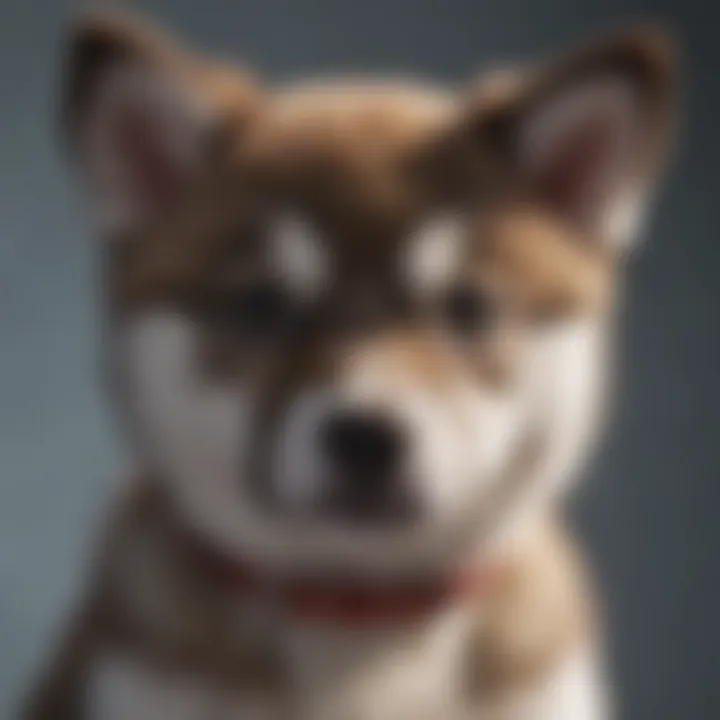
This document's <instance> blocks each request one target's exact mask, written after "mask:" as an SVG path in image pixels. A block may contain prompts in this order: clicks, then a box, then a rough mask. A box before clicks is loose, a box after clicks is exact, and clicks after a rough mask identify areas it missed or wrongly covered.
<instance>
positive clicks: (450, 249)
mask: <svg viewBox="0 0 720 720" xmlns="http://www.w3.org/2000/svg"><path fill="white" fill-rule="evenodd" d="M465 241H466V231H465V228H464V226H463V222H462V220H461V218H460V217H458V216H456V215H442V216H438V217H435V218H432V219H430V220H427V221H426V222H425V223H423V225H422V226H421V227H420V228H419V229H418V230H417V231H416V232H414V233H413V234H412V235H411V236H410V238H409V239H408V243H407V246H406V248H405V251H404V253H403V256H402V264H401V272H402V274H403V275H404V276H405V278H406V279H407V281H408V283H409V285H410V287H411V288H412V289H413V290H415V292H418V293H421V294H426V293H432V292H437V291H439V290H441V289H442V288H443V287H445V286H446V285H447V284H448V283H449V282H450V281H451V280H452V279H453V278H454V277H455V276H456V275H457V273H458V271H459V269H460V264H461V262H462V258H463V253H464V250H465Z"/></svg>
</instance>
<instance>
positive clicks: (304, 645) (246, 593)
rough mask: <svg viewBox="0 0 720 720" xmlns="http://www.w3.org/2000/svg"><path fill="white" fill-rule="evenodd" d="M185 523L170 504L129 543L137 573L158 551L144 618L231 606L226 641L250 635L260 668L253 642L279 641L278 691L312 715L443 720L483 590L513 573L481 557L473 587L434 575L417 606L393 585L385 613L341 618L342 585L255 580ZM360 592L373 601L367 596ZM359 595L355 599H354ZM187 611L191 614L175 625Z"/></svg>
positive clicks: (139, 605) (156, 621)
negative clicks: (191, 537) (335, 588)
mask: <svg viewBox="0 0 720 720" xmlns="http://www.w3.org/2000/svg"><path fill="white" fill-rule="evenodd" d="M176 520H177V518H175V517H173V516H172V514H171V513H169V512H168V510H167V507H166V506H165V504H164V503H162V502H161V503H160V506H159V507H157V506H156V508H155V510H151V512H150V514H149V516H148V517H147V518H146V519H145V521H141V522H140V524H134V525H133V526H131V527H129V528H128V531H129V532H130V535H131V537H132V538H133V539H134V541H135V542H134V543H132V544H126V545H125V547H126V551H127V552H128V555H129V557H127V558H126V561H127V560H129V561H130V564H129V565H126V561H121V566H125V570H130V572H133V570H132V568H133V567H137V563H138V562H140V565H141V567H140V569H142V566H145V564H146V563H147V562H150V561H151V560H152V558H153V557H154V558H155V561H154V564H153V562H151V565H152V566H153V567H152V568H150V569H151V572H150V573H149V574H148V573H143V577H145V578H146V582H148V583H150V586H148V587H146V588H145V592H143V593H140V594H137V592H138V590H140V589H142V588H141V587H140V586H138V585H137V584H136V585H135V586H134V587H135V590H131V592H132V595H133V597H132V599H131V600H130V602H131V603H132V604H133V606H135V608H136V611H137V612H140V617H144V618H145V620H144V621H143V622H145V623H146V624H147V623H149V624H150V625H151V626H152V627H154V628H155V630H157V629H158V626H159V625H162V626H167V627H168V632H170V633H171V634H174V633H177V632H184V630H182V628H185V627H188V626H189V627H193V626H194V625H197V623H199V622H202V618H203V617H204V616H205V615H206V614H207V613H210V614H213V613H215V614H217V613H220V614H221V615H222V617H223V618H224V619H223V620H218V622H222V623H223V626H225V625H227V626H228V627H229V629H228V631H227V632H226V633H223V636H222V637H221V638H220V639H219V642H220V644H221V645H223V644H227V648H225V650H227V652H228V656H229V657H233V656H235V654H236V653H237V650H238V643H240V644H241V645H243V646H245V647H247V648H249V658H250V665H253V664H254V661H253V660H252V657H254V656H255V654H256V650H253V649H252V648H253V647H256V648H257V649H258V650H257V652H260V653H265V652H267V651H268V648H270V651H269V652H270V654H271V655H272V656H273V657H275V660H274V661H273V662H274V663H275V664H277V665H278V666H279V667H280V671H279V672H280V676H282V677H283V678H284V679H282V680H278V683H279V684H277V687H282V686H283V685H284V684H285V683H287V684H288V685H289V687H288V688H287V690H288V691H289V693H290V695H291V696H292V698H293V705H294V708H295V709H294V711H296V709H297V704H298V703H299V705H300V710H301V713H300V718H302V720H305V718H308V719H312V720H324V718H328V720H337V719H338V718H340V717H346V716H347V715H346V714H347V713H348V712H349V711H352V712H353V713H354V715H352V716H353V717H359V718H375V717H378V718H384V717H404V716H406V715H407V716H408V717H413V718H418V720H419V719H420V718H422V717H428V718H432V719H433V720H435V718H438V717H444V716H446V715H447V712H446V711H444V710H443V708H446V709H447V708H448V707H449V705H448V704H449V703H455V702H457V699H458V697H460V696H461V695H462V693H461V692H460V689H459V688H458V686H457V685H458V683H460V682H461V681H462V678H463V673H462V672H461V671H460V670H459V668H458V666H459V665H461V664H462V663H463V662H464V659H465V650H466V649H467V646H468V644H469V643H470V641H471V637H472V630H473V626H474V625H475V624H476V623H477V622H478V620H479V617H478V616H479V613H480V612H481V611H482V607H483V602H482V597H483V595H484V594H485V593H486V592H489V591H491V590H493V589H494V584H495V578H496V572H498V571H502V570H503V568H504V567H505V566H504V565H503V564H497V565H495V564H489V563H488V564H487V565H485V564H477V565H476V566H475V570H476V571H477V572H476V574H475V576H474V582H472V583H466V584H463V583H460V584H453V583H450V582H449V578H450V576H448V577H444V578H442V579H441V578H435V579H434V580H433V582H431V583H430V587H431V588H432V587H433V583H434V585H435V587H436V588H439V589H440V590H443V592H442V593H440V594H439V595H438V596H437V597H435V596H432V594H431V596H430V597H429V598H427V597H425V596H421V599H422V602H420V603H418V604H415V605H413V606H412V607H411V609H410V610H409V611H408V612H406V613H398V605H397V600H398V598H400V599H401V600H402V603H407V601H408V600H409V599H411V598H412V595H413V592H414V590H410V588H408V587H407V586H396V587H395V588H390V598H392V600H391V602H390V605H389V606H388V607H386V606H384V605H383V604H382V603H381V604H380V605H378V606H377V607H376V608H375V610H376V611H377V612H375V610H373V612H371V613H368V612H362V613H360V614H359V615H358V614H357V613H355V612H353V613H350V614H347V613H341V614H340V615H337V614H334V613H332V612H330V613H327V612H318V609H319V610H323V609H324V607H326V606H323V603H324V602H327V601H328V600H333V599H337V595H336V594H334V593H333V592H331V593H329V594H327V593H326V592H325V591H323V592H322V593H320V595H317V594H314V585H313V584H312V583H310V584H308V585H303V584H301V585H300V586H294V585H292V584H291V585H289V586H288V585H286V584H285V585H283V584H282V583H280V584H279V585H277V584H276V585H273V584H272V583H270V584H268V583H264V582H261V583H259V584H255V580H254V579H253V578H252V577H251V578H250V579H249V580H250V581H249V582H248V578H247V576H246V570H247V565H246V563H241V562H240V561H239V560H236V559H232V560H230V561H229V564H228V562H227V559H226V558H221V557H220V556H219V555H217V554H216V553H215V551H214V550H213V549H212V548H210V547H207V546H202V545H200V546H198V545H194V544H193V542H192V541H190V542H188V534H187V532H184V531H183V529H182V528H181V527H179V526H178V523H177V522H176ZM143 528H144V529H143ZM163 528H164V529H163ZM146 533H147V536H146ZM143 537H146V539H145V540H142V538H143ZM138 541H140V542H139V546H138V544H136V543H137V542H138ZM132 546H134V547H135V551H132V549H131V547H132ZM206 553H207V554H206ZM146 569H147V568H146ZM251 569H252V568H251ZM257 570H258V569H257V568H255V571H257ZM486 571H491V572H486ZM133 574H134V575H135V576H137V572H134V573H133ZM453 576H454V577H457V576H456V575H453ZM461 577H467V573H463V574H462V575H461ZM471 578H472V576H471ZM288 587H289V588H290V589H291V590H294V589H296V588H297V587H299V589H301V590H303V591H307V590H308V588H309V589H310V590H313V592H312V593H311V596H312V595H313V594H314V600H318V598H319V599H320V600H322V601H323V602H321V603H320V606H319V608H318V605H317V603H316V602H313V603H310V605H309V606H308V605H307V604H301V605H300V606H299V607H298V606H297V605H296V604H294V603H293V602H291V601H292V600H293V599H294V598H295V596H294V593H290V594H289V595H288V594H285V593H284V592H283V588H285V589H287V588H288ZM426 587H427V586H426ZM453 588H455V590H453V591H451V589H453ZM365 590H366V591H369V592H370V596H371V597H375V596H376V591H378V590H379V588H373V587H372V586H371V585H370V586H365ZM147 592H149V593H150V599H151V600H152V601H153V602H152V603H151V605H148V606H146V605H145V600H144V599H143V598H145V597H147ZM408 593H409V594H408ZM183 597H187V598H189V600H188V602H183V601H182V600H183ZM305 597H306V599H307V594H306V595H305ZM360 597H361V598H362V599H363V600H367V597H368V595H367V592H365V591H364V592H363V593H361V596H360ZM158 598H160V599H162V602H159V601H158ZM357 600H358V597H357V596H355V597H354V598H353V602H352V603H351V606H355V604H356V602H357ZM183 607H190V608H191V607H195V608H197V609H198V610H199V614H198V615H193V616H192V617H184V616H182V608H183ZM162 608H164V609H162ZM308 608H309V610H310V612H308ZM371 609H372V605H371ZM388 610H389V612H387V611H388ZM158 612H160V614H159V615H158ZM176 613H179V614H180V615H181V616H180V617H178V618H177V622H173V617H174V616H175V614H176ZM220 614H218V615H217V617H218V618H219V617H220ZM238 621H239V622H238ZM193 624H194V625H193ZM231 626H232V627H231ZM173 628H177V629H173ZM236 632H237V634H236ZM170 640H172V637H171V638H170ZM217 642H218V639H215V640H213V641H212V642H211V643H210V646H209V649H208V651H207V652H208V654H210V655H213V656H215V657H216V659H217V657H219V656H220V655H221V654H222V653H223V652H224V650H223V648H222V647H216V646H215V644H216V643H217ZM273 648H274V649H273ZM193 662H194V663H195V664H196V665H197V666H200V667H199V669H200V670H201V671H202V665H203V663H204V661H203V660H202V659H201V658H200V659H198V658H197V657H196V658H194V659H193Z"/></svg>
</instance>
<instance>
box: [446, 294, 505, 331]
mask: <svg viewBox="0 0 720 720" xmlns="http://www.w3.org/2000/svg"><path fill="white" fill-rule="evenodd" d="M443 311H444V315H445V318H446V320H447V322H448V323H449V324H450V325H451V326H452V328H453V330H455V331H456V332H457V333H458V334H460V335H472V334H474V333H476V332H478V331H480V330H482V329H484V328H485V327H486V326H487V325H488V323H489V322H490V320H491V319H492V315H493V307H492V302H491V301H490V299H489V298H488V297H487V295H485V294H484V293H483V292H482V291H480V290H479V289H477V288H475V287H472V286H471V285H466V284H464V285H457V286H456V287H453V288H451V289H450V290H449V292H448V293H447V295H446V296H445V299H444V307H443Z"/></svg>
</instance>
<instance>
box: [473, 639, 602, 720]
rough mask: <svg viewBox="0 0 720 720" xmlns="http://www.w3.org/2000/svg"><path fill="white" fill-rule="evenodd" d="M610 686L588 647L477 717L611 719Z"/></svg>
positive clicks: (488, 719)
mask: <svg viewBox="0 0 720 720" xmlns="http://www.w3.org/2000/svg"><path fill="white" fill-rule="evenodd" d="M609 695H610V693H609V689H608V688H607V685H606V683H605V682H604V680H603V678H602V672H601V671H600V669H599V663H598V662H597V660H596V658H595V657H593V655H592V654H591V653H590V652H588V651H583V652H581V653H577V654H575V655H573V656H570V657H568V658H566V659H565V660H563V661H562V662H561V663H560V665H559V667H558V668H557V669H555V670H554V671H553V672H552V673H551V674H550V675H549V676H548V677H546V678H544V679H543V680H542V681H541V682H539V683H537V684H535V685H534V687H532V688H525V689H520V688H519V689H517V690H515V691H513V692H512V693H508V694H507V695H506V696H505V697H503V698H501V699H499V700H498V701H497V702H495V703H493V704H492V705H489V706H488V707H486V708H485V709H484V710H483V711H482V712H480V713H479V714H478V715H477V720H610V718H611V717H612V713H611V712H610V698H609Z"/></svg>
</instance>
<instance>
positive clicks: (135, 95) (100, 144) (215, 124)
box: [62, 15, 259, 234]
mask: <svg viewBox="0 0 720 720" xmlns="http://www.w3.org/2000/svg"><path fill="white" fill-rule="evenodd" d="M63 93H64V97H63V117H62V121H63V131H64V136H65V141H66V144H67V145H68V146H69V148H70V152H71V155H72V157H73V160H74V161H75V163H76V164H77V165H78V166H79V168H80V172H81V175H82V176H83V179H84V181H85V184H86V185H87V189H88V193H89V194H90V196H91V201H92V206H93V213H94V215H95V217H96V219H97V221H98V223H99V225H100V230H101V231H102V232H105V233H111V234H116V233H123V234H124V233H135V232H138V231H140V230H142V229H144V228H145V227H147V226H148V225H149V224H152V223H153V222H157V221H158V220H160V219H162V218H164V217H165V216H166V215H167V213H172V212H173V211H174V210H177V209H179V208H181V207H182V206H183V204H184V202H185V199H186V198H187V197H188V194H189V193H190V192H191V191H192V190H193V188H195V187H196V186H197V185H198V184H199V183H201V182H202V181H203V179H204V178H206V177H207V175H208V173H209V172H210V169H211V168H210V165H211V159H212V156H213V153H212V149H213V147H216V140H217V136H218V135H217V133H218V131H219V130H220V129H221V128H224V127H226V126H227V125H228V124H229V122H228V121H240V122H241V121H242V117H241V116H244V115H249V114H251V113H252V111H253V108H254V106H255V104H256V101H257V96H258V95H259V93H258V92H257V91H256V90H255V87H254V85H253V84H252V83H251V82H250V80H249V79H248V78H247V77H246V76H245V75H244V74H243V73H241V72H238V71H233V72H231V73H228V72H224V71H220V70H219V69H218V68H215V67H212V66H211V65H210V64H209V63H205V62H204V61H202V60H201V59H200V58H199V57H197V56H195V55H194V54H193V53H190V52H188V51H185V50H183V49H181V48H180V47H179V46H178V45H177V44H176V43H174V42H173V41H171V40H170V39H168V38H167V37H166V36H164V35H162V34H160V33H159V32H157V31H156V30H154V29H151V28H149V27H148V26H147V25H145V24H142V23H139V22H138V21H136V20H130V19H127V18H119V17H117V16H109V15H101V16H97V15H95V16H91V17H87V18H84V19H82V20H80V21H79V22H78V23H77V24H76V26H75V28H74V30H73V32H72V35H71V38H70V43H69V48H68V58H67V68H66V78H65V86H64V88H63Z"/></svg>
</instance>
